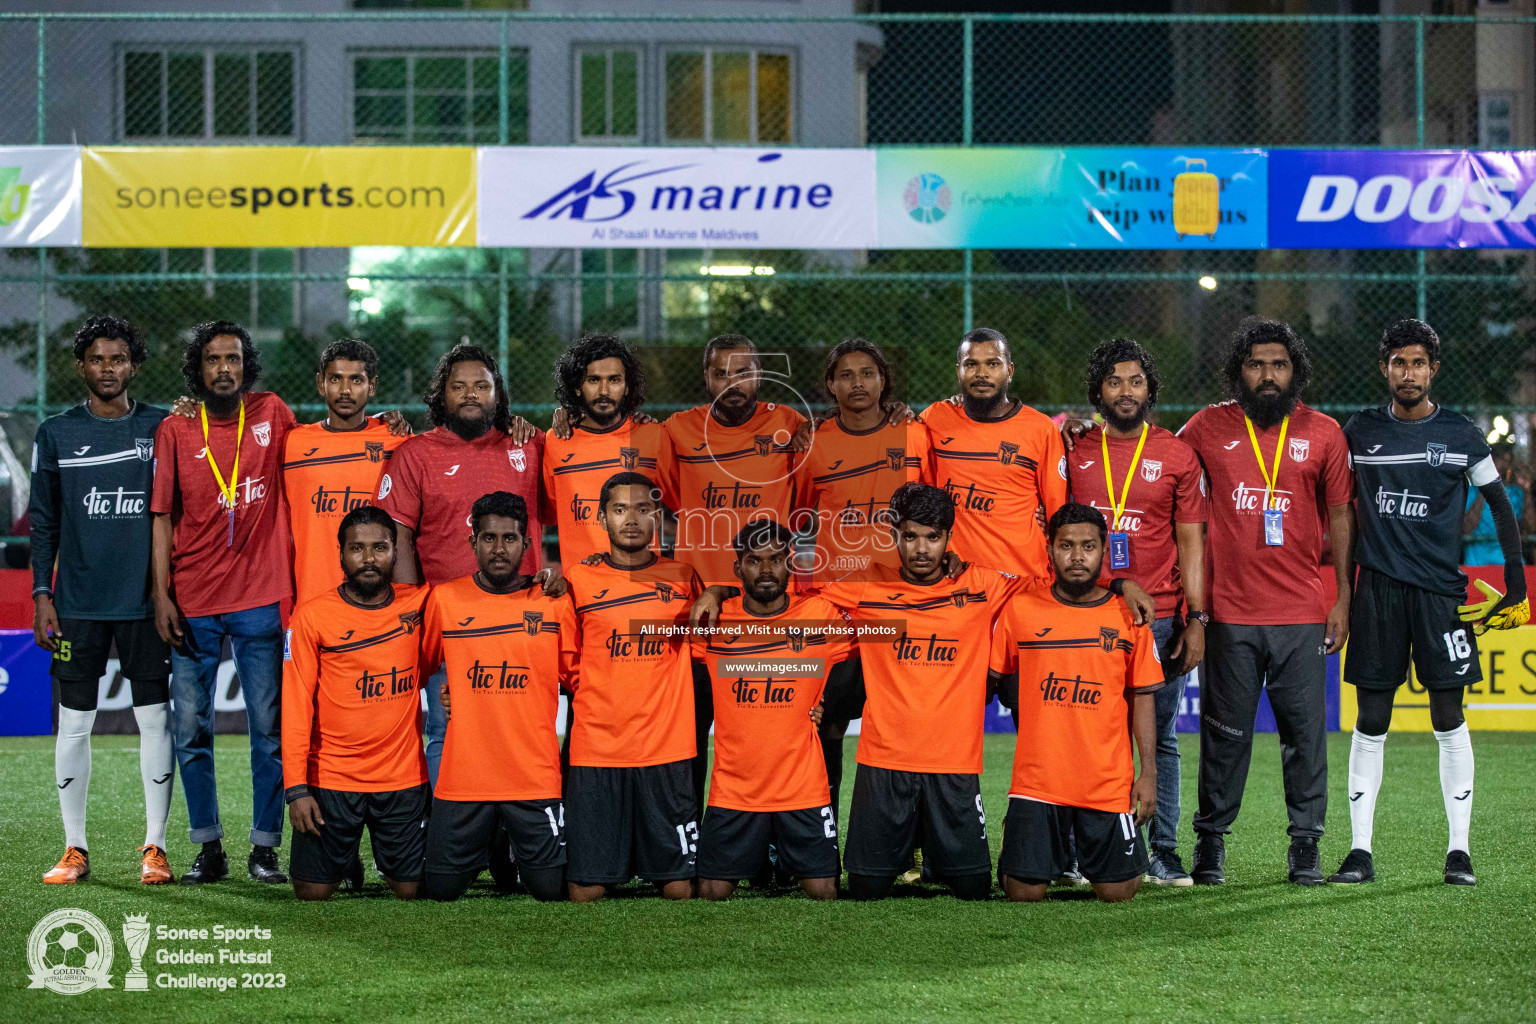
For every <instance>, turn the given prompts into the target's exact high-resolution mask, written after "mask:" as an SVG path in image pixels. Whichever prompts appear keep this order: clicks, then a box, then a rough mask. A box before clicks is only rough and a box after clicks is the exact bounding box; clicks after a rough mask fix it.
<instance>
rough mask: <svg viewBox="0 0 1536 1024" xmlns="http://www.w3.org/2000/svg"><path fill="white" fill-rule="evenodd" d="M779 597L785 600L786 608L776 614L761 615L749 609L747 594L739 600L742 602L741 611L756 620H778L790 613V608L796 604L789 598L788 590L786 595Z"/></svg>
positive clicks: (785, 592)
mask: <svg viewBox="0 0 1536 1024" xmlns="http://www.w3.org/2000/svg"><path fill="white" fill-rule="evenodd" d="M779 596H780V597H782V598H783V599H784V607H783V608H780V609H779V610H778V611H776V612H769V613H768V614H767V615H761V614H759V613H757V612H755V611H753V610H752V609H750V608H748V607H747V596H746V594H742V595H741V596H740V597H739V598H737V600H739V601H740V602H741V610H742V612H743V613H744V614H746V615H750V616H752V617H753V618H754V619H777V618H779V617H780V616H782V615H784V614H785V613H786V612H788V611H789V606H790V605H792V604H794V603H795V602H794V600H793V599H792V598H791V597H790V596H789V591H788V590H786V591H784V593H783V594H781V595H779Z"/></svg>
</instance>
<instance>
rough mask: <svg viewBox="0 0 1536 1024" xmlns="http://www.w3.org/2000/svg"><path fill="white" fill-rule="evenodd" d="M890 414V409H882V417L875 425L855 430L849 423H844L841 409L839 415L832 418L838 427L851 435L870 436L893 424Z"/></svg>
mask: <svg viewBox="0 0 1536 1024" xmlns="http://www.w3.org/2000/svg"><path fill="white" fill-rule="evenodd" d="M890 415H891V414H890V411H889V410H882V415H881V417H880V422H879V423H876V424H875V425H874V426H872V427H870V428H869V429H868V430H854V429H853V428H852V427H850V426H849V425H848V424H846V423H844V422H843V414H842V411H841V410H839V411H838V413H837V415H836V416H834V417H833V418H832V421H833V422H834V423H836V424H837V429H838V430H841V431H842V432H843V433H845V434H847V435H848V436H849V437H868V436H869V435H870V434H878V433H880V431H882V430H884V429H885V428H886V427H888V426H890V425H891V424H890Z"/></svg>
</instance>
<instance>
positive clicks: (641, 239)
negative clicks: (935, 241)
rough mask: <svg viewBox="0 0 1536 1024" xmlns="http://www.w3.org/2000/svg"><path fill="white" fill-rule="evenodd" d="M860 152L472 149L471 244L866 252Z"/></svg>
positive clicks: (867, 186) (864, 166)
mask: <svg viewBox="0 0 1536 1024" xmlns="http://www.w3.org/2000/svg"><path fill="white" fill-rule="evenodd" d="M874 192H875V151H874V150H872V149H740V148H721V149H684V148H678V147H670V146H669V147H666V148H656V149H639V148H598V147H587V146H575V147H559V148H556V147H541V146H496V147H487V148H484V149H481V150H480V244H481V245H483V246H547V247H551V248H566V249H571V248H594V249H610V248H612V249H673V248H675V249H869V248H873V247H874V244H875V210H874Z"/></svg>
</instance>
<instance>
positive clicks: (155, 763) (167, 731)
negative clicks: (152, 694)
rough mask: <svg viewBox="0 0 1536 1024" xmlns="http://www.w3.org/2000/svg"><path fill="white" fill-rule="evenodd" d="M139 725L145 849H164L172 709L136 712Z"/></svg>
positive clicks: (172, 776) (171, 774) (172, 778)
mask: <svg viewBox="0 0 1536 1024" xmlns="http://www.w3.org/2000/svg"><path fill="white" fill-rule="evenodd" d="M133 717H134V718H135V719H136V720H137V721H138V723H139V778H140V779H141V780H142V781H143V783H144V845H145V846H158V847H160V849H162V850H163V849H165V822H166V819H168V818H169V817H170V816H171V790H172V789H173V788H175V784H176V772H175V757H176V751H175V749H174V748H173V747H172V745H171V706H170V705H169V704H146V705H144V706H143V707H135V708H134V709H133Z"/></svg>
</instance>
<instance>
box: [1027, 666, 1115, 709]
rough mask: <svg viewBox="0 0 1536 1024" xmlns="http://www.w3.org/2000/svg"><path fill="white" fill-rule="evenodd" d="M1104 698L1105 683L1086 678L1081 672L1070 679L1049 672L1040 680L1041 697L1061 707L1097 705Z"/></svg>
mask: <svg viewBox="0 0 1536 1024" xmlns="http://www.w3.org/2000/svg"><path fill="white" fill-rule="evenodd" d="M1103 698H1104V685H1103V684H1102V683H1096V682H1094V681H1093V680H1092V679H1084V678H1083V677H1082V674H1081V673H1079V674H1077V675H1075V676H1073V677H1072V678H1070V679H1068V678H1067V677H1066V676H1058V675H1057V674H1056V673H1055V672H1051V673H1049V674H1048V675H1047V676H1046V677H1045V678H1044V679H1042V680H1040V699H1041V700H1043V701H1045V702H1046V703H1047V704H1055V705H1058V706H1060V707H1075V708H1091V707H1097V706H1098V704H1099V702H1100V701H1101V700H1103Z"/></svg>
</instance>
